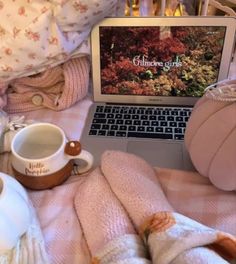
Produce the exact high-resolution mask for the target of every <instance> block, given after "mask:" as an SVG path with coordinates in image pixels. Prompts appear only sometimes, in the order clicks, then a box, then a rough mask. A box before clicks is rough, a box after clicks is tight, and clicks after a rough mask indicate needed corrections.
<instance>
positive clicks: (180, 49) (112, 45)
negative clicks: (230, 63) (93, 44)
mask: <svg viewBox="0 0 236 264" xmlns="http://www.w3.org/2000/svg"><path fill="white" fill-rule="evenodd" d="M224 33H225V31H224V28H221V27H209V26H208V27H198V26H192V27H180V26H176V27H115V28H114V27H112V28H111V27H102V28H101V29H100V45H101V68H102V71H101V83H102V93H103V94H119V95H147V96H201V95H202V94H203V92H204V89H205V88H206V87H207V86H208V85H210V84H212V83H214V82H216V81H217V78H218V71H219V66H220V60H221V52H222V48H223V40H224Z"/></svg>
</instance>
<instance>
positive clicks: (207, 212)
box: [0, 94, 236, 264]
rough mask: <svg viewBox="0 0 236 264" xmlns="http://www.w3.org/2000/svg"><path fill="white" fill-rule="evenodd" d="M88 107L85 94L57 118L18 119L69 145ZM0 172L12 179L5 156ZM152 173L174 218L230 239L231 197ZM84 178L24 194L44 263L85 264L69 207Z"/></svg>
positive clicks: (190, 176)
mask: <svg viewBox="0 0 236 264" xmlns="http://www.w3.org/2000/svg"><path fill="white" fill-rule="evenodd" d="M90 105H91V95H90V94H88V95H87V96H86V97H85V98H84V100H82V101H79V102H77V103H76V104H75V105H73V106H72V107H70V108H68V109H66V110H63V111H62V112H56V111H52V110H48V109H40V110H36V111H30V112H24V113H22V115H24V116H25V117H26V119H28V120H30V119H31V120H39V121H45V122H50V123H55V124H56V125H59V126H61V127H62V128H63V129H64V130H65V132H66V135H67V137H68V139H71V140H73V139H79V138H80V135H81V131H82V129H83V125H84V121H85V118H86V114H87V111H88V108H89V106H90ZM0 169H1V171H2V172H5V173H8V174H10V175H12V170H11V165H10V154H9V153H5V154H2V155H0ZM155 171H156V177H157V179H158V180H159V182H160V186H161V188H162V190H163V192H164V195H165V197H166V199H167V201H168V203H169V204H170V205H171V207H172V208H174V210H175V212H177V213H179V214H182V215H184V216H186V217H189V218H191V219H193V220H196V221H198V222H199V223H202V224H204V225H206V226H209V227H211V228H214V229H217V230H220V231H222V232H227V233H230V234H232V235H236V225H235V219H236V194H235V192H234V191H231V192H226V191H222V190H219V189H217V188H216V187H214V186H213V185H212V184H211V183H210V181H209V180H208V179H207V178H205V177H203V176H201V175H200V174H199V173H197V172H186V171H178V170H170V169H168V168H155ZM87 177H88V174H84V175H77V174H76V170H74V171H73V172H72V176H71V177H70V178H69V179H68V180H67V181H66V182H65V183H64V184H62V185H60V186H57V187H55V188H53V189H50V190H44V191H31V190H28V194H29V196H30V198H31V201H32V203H33V205H34V207H35V209H36V212H37V216H38V219H39V222H40V225H41V229H42V233H43V237H44V240H45V245H46V251H47V253H48V256H49V259H50V263H58V264H59V263H60V264H62V263H71V264H73V263H82V264H87V263H90V261H91V252H90V249H89V247H88V244H87V240H86V238H85V236H84V230H83V228H82V225H81V220H80V217H79V216H78V213H77V211H76V207H75V198H76V197H77V199H76V203H77V205H78V206H80V198H78V197H79V195H77V194H78V193H79V192H80V188H81V186H82V185H83V184H84V182H86V180H87ZM100 202H101V201H98V204H100ZM95 230H96V229H95ZM97 232H98V231H97Z"/></svg>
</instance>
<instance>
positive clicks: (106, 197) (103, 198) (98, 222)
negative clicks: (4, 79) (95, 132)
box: [75, 168, 136, 256]
mask: <svg viewBox="0 0 236 264" xmlns="http://www.w3.org/2000/svg"><path fill="white" fill-rule="evenodd" d="M75 208H76V211H77V214H78V218H79V219H80V222H81V225H82V229H83V232H84V235H85V237H86V240H87V243H88V246H89V249H90V251H91V254H92V256H95V255H96V253H97V252H98V251H99V250H100V249H102V248H103V247H104V246H105V245H106V244H107V243H108V242H110V241H112V240H114V239H115V238H117V237H120V236H123V235H126V234H135V233H136V232H135V230H134V227H133V225H132V223H131V221H130V219H129V217H128V216H127V214H126V212H125V210H124V208H123V206H122V205H121V203H120V201H119V200H117V198H116V197H115V196H114V193H113V192H112V190H111V188H110V186H109V185H108V183H107V181H106V179H105V178H104V176H103V175H102V173H101V171H100V169H99V168H97V169H95V170H94V171H93V172H91V174H90V175H89V176H88V178H87V180H86V181H85V182H84V183H83V184H82V185H81V186H80V187H79V189H78V193H77V194H76V197H75Z"/></svg>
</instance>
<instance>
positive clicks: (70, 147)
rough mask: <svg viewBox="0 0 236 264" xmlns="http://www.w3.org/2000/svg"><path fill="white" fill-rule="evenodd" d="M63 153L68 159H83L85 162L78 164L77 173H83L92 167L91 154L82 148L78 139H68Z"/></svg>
mask: <svg viewBox="0 0 236 264" xmlns="http://www.w3.org/2000/svg"><path fill="white" fill-rule="evenodd" d="M65 153H66V154H67V156H68V157H69V159H80V160H83V161H85V164H83V165H79V166H78V170H77V171H78V173H80V174H82V173H85V172H87V171H88V170H90V169H91V168H92V166H93V155H92V154H91V153H90V152H88V151H86V150H83V149H82V147H81V144H80V142H79V141H68V142H67V143H66V146H65Z"/></svg>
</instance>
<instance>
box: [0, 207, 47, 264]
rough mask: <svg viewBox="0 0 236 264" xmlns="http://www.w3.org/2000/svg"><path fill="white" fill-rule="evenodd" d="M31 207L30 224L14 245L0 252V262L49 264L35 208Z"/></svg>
mask: <svg viewBox="0 0 236 264" xmlns="http://www.w3.org/2000/svg"><path fill="white" fill-rule="evenodd" d="M29 207H30V209H31V217H32V218H31V220H32V221H31V224H30V226H29V228H28V230H27V231H26V233H25V234H24V235H22V236H21V238H20V239H19V240H18V242H17V244H16V246H15V247H14V248H13V249H12V250H9V251H8V252H6V253H5V254H2V255H1V254H0V263H1V264H49V263H50V262H49V260H48V255H47V253H46V250H45V244H44V238H43V236H42V231H41V227H40V223H39V221H38V217H37V215H36V212H35V209H34V208H33V206H32V205H31V204H29Z"/></svg>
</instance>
